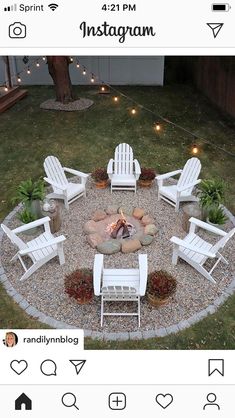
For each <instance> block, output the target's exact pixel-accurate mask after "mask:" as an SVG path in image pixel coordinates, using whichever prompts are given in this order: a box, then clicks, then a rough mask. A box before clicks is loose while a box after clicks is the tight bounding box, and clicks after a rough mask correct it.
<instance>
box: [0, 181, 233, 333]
mask: <svg viewBox="0 0 235 418" xmlns="http://www.w3.org/2000/svg"><path fill="white" fill-rule="evenodd" d="M110 205H120V206H128V207H130V206H132V207H137V206H138V207H141V208H143V209H145V210H146V213H148V214H149V215H150V216H151V217H153V219H154V222H155V224H156V226H157V228H158V232H157V235H156V236H155V239H154V241H153V243H152V244H151V245H150V246H147V247H145V248H143V247H142V249H141V250H139V251H137V253H131V254H122V253H117V254H114V255H110V256H104V257H105V258H104V260H105V266H106V267H109V268H115V267H116V268H120V267H123V268H124V267H137V266H138V256H137V254H138V253H147V254H148V266H149V272H151V271H153V270H156V269H157V270H158V269H165V270H167V271H168V272H170V273H171V274H172V275H173V276H174V277H175V278H176V279H177V291H176V294H175V295H174V296H173V298H172V300H171V301H170V303H169V304H168V305H166V306H163V307H161V308H158V309H153V308H152V307H151V306H150V305H149V304H148V302H147V301H146V299H145V298H142V301H141V328H140V330H141V331H148V330H156V329H159V328H162V327H164V328H165V327H169V326H172V325H174V324H177V323H179V322H181V321H184V320H187V319H189V318H190V317H192V316H193V315H195V314H197V313H198V312H200V311H201V310H203V309H205V308H207V307H208V306H211V305H212V304H213V303H214V301H215V300H217V299H218V298H219V297H220V296H222V297H226V293H227V289H226V288H227V287H228V285H229V284H230V283H231V282H232V280H233V278H234V273H235V268H234V263H233V254H234V253H235V240H234V239H231V241H230V244H229V245H227V247H225V250H224V251H223V255H224V256H225V258H227V259H228V260H229V265H228V266H227V265H224V264H222V263H221V264H220V265H219V267H218V268H216V269H215V272H214V277H215V279H216V281H217V284H216V285H214V284H212V283H210V282H209V281H207V280H206V279H205V278H204V277H203V276H201V275H200V274H198V273H197V272H196V271H195V270H194V269H193V268H191V267H190V266H189V265H188V264H186V263H185V262H183V261H182V260H181V261H180V262H179V263H178V265H177V266H172V264H171V257H172V245H171V243H170V242H169V239H170V238H171V237H172V236H173V235H176V236H178V237H181V238H183V237H184V236H185V232H184V231H183V229H182V222H181V221H182V214H181V213H178V214H177V213H175V211H174V208H173V207H171V206H170V205H168V204H167V203H165V202H163V201H160V202H158V201H157V191H156V187H155V186H153V187H152V188H150V189H145V188H139V189H138V190H137V193H136V195H135V194H134V193H133V192H125V191H120V192H119V191H117V192H114V193H113V194H111V193H110V190H109V189H105V190H97V189H95V186H94V184H93V183H92V181H91V180H89V181H88V187H87V197H86V198H80V199H78V200H77V201H76V202H75V203H73V204H72V205H70V210H69V212H65V211H64V210H63V225H62V228H61V231H60V233H61V234H64V235H65V236H66V238H67V240H66V242H65V245H64V251H65V260H66V263H65V265H64V266H60V265H59V264H58V262H57V260H56V259H54V260H52V261H50V262H49V263H47V264H46V265H44V266H43V267H42V268H41V269H39V270H38V271H37V272H36V273H34V274H33V276H31V277H30V278H29V279H28V280H26V281H24V282H20V281H19V277H20V276H21V275H22V273H23V271H22V267H21V265H20V263H19V262H18V261H17V262H13V263H12V262H10V259H11V258H12V257H13V255H14V254H15V249H14V247H13V246H12V244H11V243H10V241H9V240H8V239H7V238H6V237H5V236H4V238H3V241H2V249H1V261H2V265H3V267H4V269H5V272H6V275H7V278H8V279H9V281H10V282H11V284H12V286H13V287H14V288H15V289H16V290H17V292H19V293H20V294H21V295H22V296H23V297H24V298H25V299H26V300H27V301H28V302H29V303H30V305H31V306H34V307H35V308H37V309H38V310H39V311H41V312H43V313H44V314H45V315H47V316H50V317H52V318H54V319H56V320H58V321H62V322H65V323H66V324H68V325H71V326H75V327H78V328H84V329H86V330H91V331H104V332H106V333H107V332H109V333H114V332H133V331H138V325H137V319H136V318H135V317H106V318H105V320H104V326H103V328H101V327H100V299H99V298H96V297H95V298H94V300H93V301H92V302H91V303H90V304H88V305H83V306H80V305H78V304H77V303H76V301H74V300H73V299H71V298H69V296H68V295H66V294H65V292H64V276H65V275H66V274H68V273H69V272H72V271H74V270H75V269H77V268H81V267H88V268H92V266H93V261H94V256H95V253H96V251H95V250H94V249H92V248H91V247H90V246H89V244H88V243H87V242H86V236H85V234H84V232H83V225H84V224H85V222H87V221H88V220H89V219H90V218H91V216H92V213H93V212H94V211H95V210H97V209H104V208H106V207H108V206H110ZM18 224H19V221H18V220H17V219H16V218H15V219H12V220H11V221H10V222H9V226H10V227H13V226H14V227H15V226H16V225H18ZM231 228H232V223H231V222H230V221H229V222H228V223H227V224H226V227H225V229H226V230H230V229H231ZM60 233H59V234H58V235H60ZM23 239H24V240H25V239H27V238H26V237H25V236H24V238H23ZM28 239H31V238H29V237H28ZM207 239H211V240H213V239H214V236H213V235H211V236H210V237H209V236H207ZM119 305H120V304H118V307H119ZM116 306H117V305H116ZM116 306H115V309H116ZM118 307H117V309H118ZM124 308H125V309H126V310H127V311H128V309H130V308H132V306H131V304H127V306H126V307H124ZM134 308H135V307H134ZM110 310H111V309H110Z"/></svg>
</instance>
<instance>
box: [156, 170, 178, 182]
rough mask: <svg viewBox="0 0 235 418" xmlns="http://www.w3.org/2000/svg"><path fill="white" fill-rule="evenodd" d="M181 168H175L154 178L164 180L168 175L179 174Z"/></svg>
mask: <svg viewBox="0 0 235 418" xmlns="http://www.w3.org/2000/svg"><path fill="white" fill-rule="evenodd" d="M181 173H182V170H175V171H171V172H169V173H166V174H160V175H159V176H156V177H155V179H156V180H157V181H158V180H166V179H169V178H170V177H174V176H177V174H181Z"/></svg>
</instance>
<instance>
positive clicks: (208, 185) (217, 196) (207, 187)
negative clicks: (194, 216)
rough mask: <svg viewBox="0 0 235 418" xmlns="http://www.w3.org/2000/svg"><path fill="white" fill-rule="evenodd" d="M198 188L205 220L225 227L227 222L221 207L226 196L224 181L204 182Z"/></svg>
mask: <svg viewBox="0 0 235 418" xmlns="http://www.w3.org/2000/svg"><path fill="white" fill-rule="evenodd" d="M198 188H199V200H200V205H201V207H202V210H203V218H204V219H206V220H207V221H209V223H212V224H214V225H215V226H217V225H223V224H224V223H225V222H226V220H227V218H226V216H225V214H224V211H223V209H222V207H221V204H222V203H224V195H225V183H224V181H223V180H221V179H215V180H203V181H202V182H201V183H200V184H199V186H198Z"/></svg>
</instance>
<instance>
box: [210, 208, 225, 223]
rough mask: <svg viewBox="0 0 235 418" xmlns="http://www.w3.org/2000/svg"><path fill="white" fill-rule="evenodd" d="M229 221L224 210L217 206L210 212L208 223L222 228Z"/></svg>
mask: <svg viewBox="0 0 235 418" xmlns="http://www.w3.org/2000/svg"><path fill="white" fill-rule="evenodd" d="M227 220H228V218H227V216H226V215H225V213H224V210H223V208H222V207H220V206H217V207H216V206H215V207H213V208H211V209H210V210H209V211H208V216H207V222H208V223H209V224H211V225H213V226H215V227H220V226H222V225H224V224H225V222H226V221H227Z"/></svg>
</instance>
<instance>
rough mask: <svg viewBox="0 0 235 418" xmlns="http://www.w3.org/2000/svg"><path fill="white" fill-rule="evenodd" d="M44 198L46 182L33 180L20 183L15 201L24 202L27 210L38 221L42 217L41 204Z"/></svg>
mask: <svg viewBox="0 0 235 418" xmlns="http://www.w3.org/2000/svg"><path fill="white" fill-rule="evenodd" d="M44 197H45V185H44V180H43V179H39V180H37V181H35V182H33V181H32V179H28V180H25V181H22V182H21V183H20V185H19V187H18V190H17V194H16V197H15V198H14V201H18V202H22V203H23V204H24V206H25V208H27V209H28V211H29V212H31V214H32V215H34V216H35V219H37V218H40V217H41V216H42V214H41V206H40V202H41V201H42V200H43V199H44Z"/></svg>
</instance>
